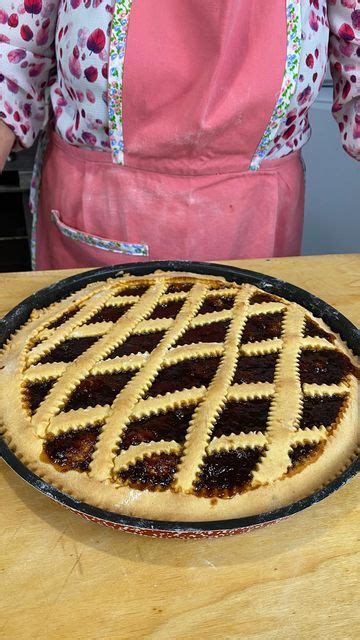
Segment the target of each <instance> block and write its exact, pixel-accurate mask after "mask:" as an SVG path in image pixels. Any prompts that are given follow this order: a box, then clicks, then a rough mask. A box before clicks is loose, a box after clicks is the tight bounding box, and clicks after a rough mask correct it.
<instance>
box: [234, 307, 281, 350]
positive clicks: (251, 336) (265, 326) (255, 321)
mask: <svg viewBox="0 0 360 640" xmlns="http://www.w3.org/2000/svg"><path fill="white" fill-rule="evenodd" d="M282 319H283V315H282V313H261V314H260V315H258V316H252V317H251V318H249V319H248V321H247V323H246V325H245V328H244V331H243V334H242V340H241V341H242V342H243V343H244V344H245V343H247V342H257V341H259V342H260V341H261V340H270V339H271V338H281V329H282Z"/></svg>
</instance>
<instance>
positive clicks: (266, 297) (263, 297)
mask: <svg viewBox="0 0 360 640" xmlns="http://www.w3.org/2000/svg"><path fill="white" fill-rule="evenodd" d="M261 302H278V300H277V299H276V298H274V297H273V296H271V295H270V294H269V293H255V294H254V295H253V296H252V298H251V300H250V304H258V303H261Z"/></svg>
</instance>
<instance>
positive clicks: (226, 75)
mask: <svg viewBox="0 0 360 640" xmlns="http://www.w3.org/2000/svg"><path fill="white" fill-rule="evenodd" d="M261 5H262V3H260V2H256V3H250V2H249V3H248V2H239V0H234V2H228V3H226V7H228V9H227V10H224V8H223V7H224V5H223V3H221V2H218V1H217V0H216V1H215V0H197V2H192V1H190V0H171V2H168V1H165V2H164V0H152V2H151V3H150V2H136V1H135V2H134V4H133V9H132V13H131V20H130V27H129V32H128V39H127V48H126V58H125V67H124V76H123V132H124V144H125V158H124V162H125V164H124V166H119V165H116V164H114V163H113V162H112V157H111V154H110V153H108V152H100V151H91V150H88V149H84V148H80V147H75V146H73V145H69V144H68V143H66V142H64V141H63V140H62V139H60V138H59V136H57V135H56V134H55V133H53V134H52V136H51V140H50V144H49V145H48V148H47V151H46V155H45V159H44V169H43V175H42V182H41V190H40V201H39V218H38V228H37V261H36V266H37V268H38V269H46V268H61V267H62V268H66V267H77V266H97V265H101V264H114V263H119V262H128V261H138V260H154V259H185V260H190V259H193V260H226V259H235V258H241V257H244V258H245V257H268V256H274V255H294V254H297V253H299V250H300V242H301V232H302V218H303V198H304V181H303V168H302V164H301V158H300V155H299V154H298V153H296V152H295V153H292V154H290V155H289V156H287V157H285V158H282V159H281V160H273V161H267V160H265V161H263V163H262V165H261V168H260V170H258V171H249V170H248V167H249V165H250V162H251V159H252V157H253V155H254V153H255V150H256V148H257V145H258V143H259V141H260V139H261V138H262V136H263V133H264V130H265V129H266V126H267V124H268V122H269V120H270V117H271V114H272V112H273V109H274V105H275V103H276V100H277V98H278V95H279V91H280V87H281V82H282V77H283V73H284V61H285V56H286V15H285V2H280V1H279V2H274V3H269V5H268V6H267V9H266V16H264V11H263V10H261V9H260V6H261ZM230 8H231V11H230ZM269 70H271V73H269Z"/></svg>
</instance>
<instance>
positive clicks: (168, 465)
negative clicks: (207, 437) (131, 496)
mask: <svg viewBox="0 0 360 640" xmlns="http://www.w3.org/2000/svg"><path fill="white" fill-rule="evenodd" d="M178 463H179V459H178V456H177V455H176V454H175V453H160V454H155V453H154V454H153V455H152V456H149V457H146V458H144V459H143V460H140V461H139V462H137V463H136V464H134V465H131V467H129V468H128V469H126V470H125V471H120V473H119V478H120V479H121V480H124V481H126V482H127V483H128V484H130V485H131V486H133V487H135V488H136V487H138V488H139V489H145V488H146V489H150V490H154V489H166V487H168V486H169V485H170V484H171V482H172V481H173V478H174V475H175V472H176V468H177V465H178Z"/></svg>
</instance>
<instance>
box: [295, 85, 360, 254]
mask: <svg viewBox="0 0 360 640" xmlns="http://www.w3.org/2000/svg"><path fill="white" fill-rule="evenodd" d="M331 104H332V88H331V87H323V89H322V90H321V92H320V95H319V98H318V99H317V101H316V103H315V105H314V107H313V109H312V113H311V116H310V122H311V126H312V138H311V140H310V142H309V143H308V144H307V145H306V146H305V148H304V151H303V157H304V160H305V164H306V202H305V226H304V238H303V247H302V253H303V254H305V255H311V254H316V253H352V252H359V251H360V162H357V161H356V160H352V159H351V158H350V157H349V156H348V155H347V154H346V153H345V151H344V150H343V149H342V146H341V142H340V135H339V132H338V128H337V124H336V123H335V121H334V119H333V117H332V115H331Z"/></svg>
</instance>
